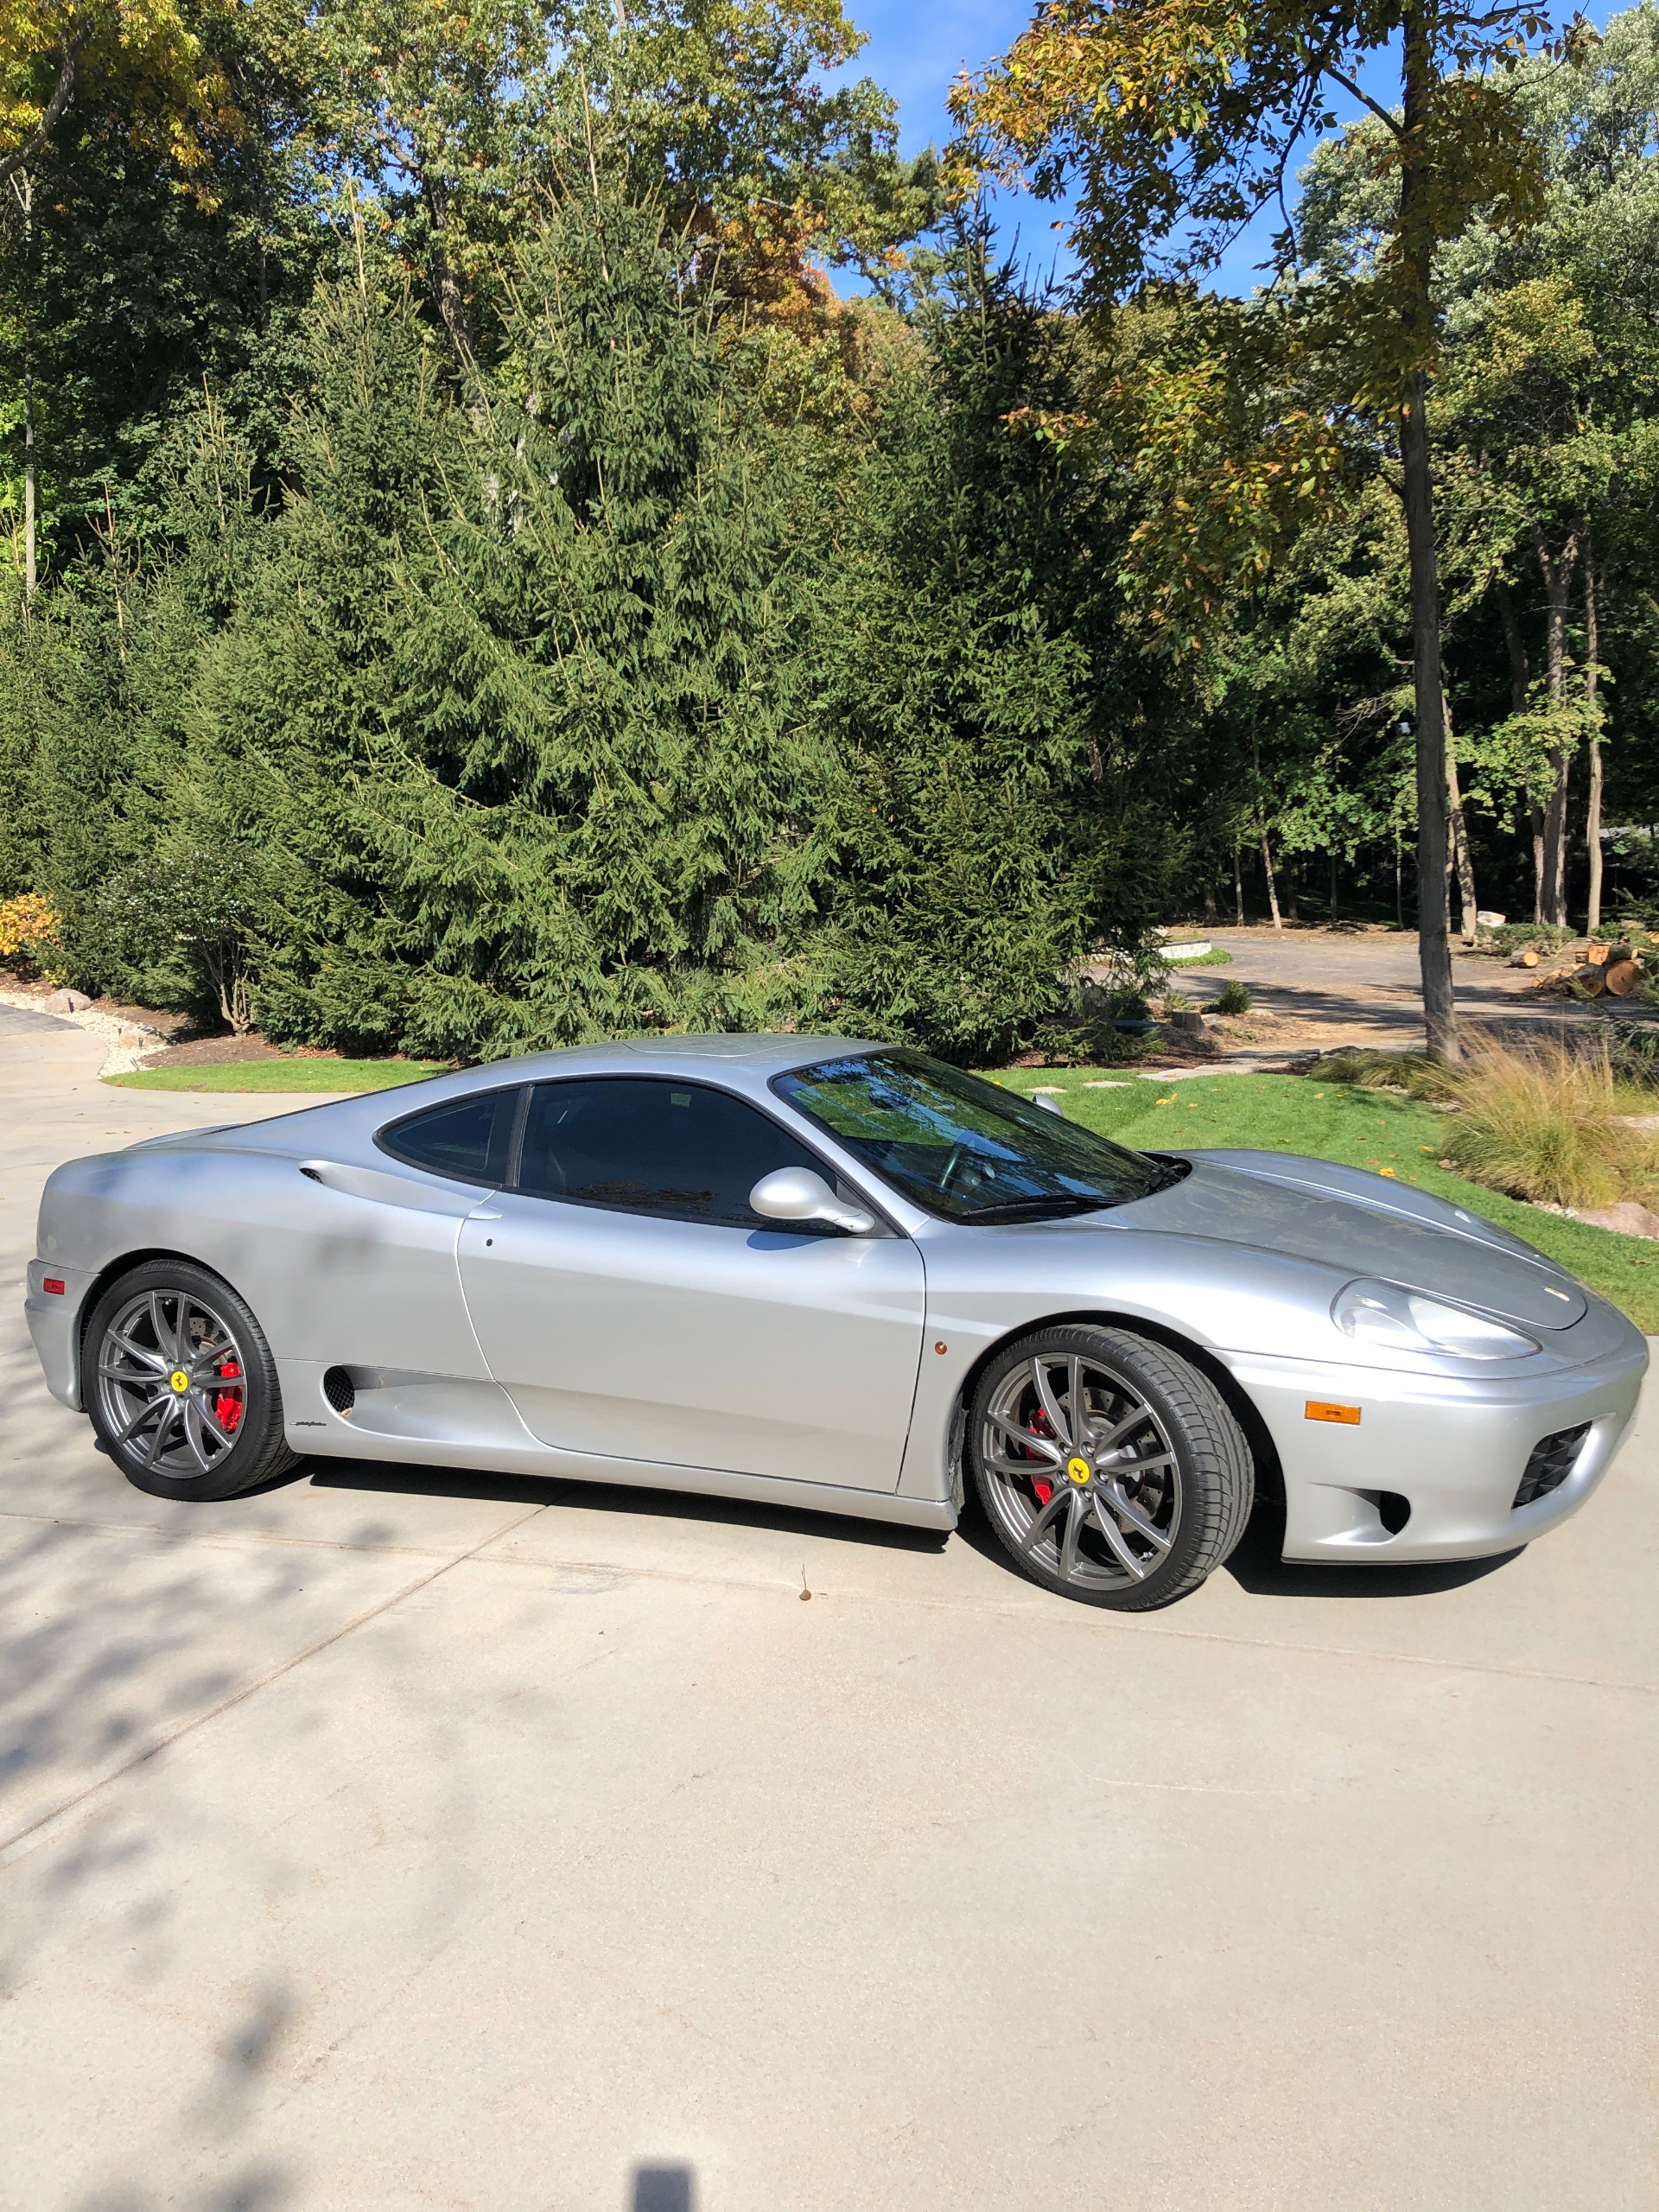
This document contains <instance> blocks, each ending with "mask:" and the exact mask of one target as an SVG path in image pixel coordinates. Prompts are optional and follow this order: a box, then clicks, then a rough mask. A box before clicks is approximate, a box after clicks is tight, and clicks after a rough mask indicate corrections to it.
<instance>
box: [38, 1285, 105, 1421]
mask: <svg viewBox="0 0 1659 2212" xmlns="http://www.w3.org/2000/svg"><path fill="white" fill-rule="evenodd" d="M48 1280H50V1281H53V1282H60V1283H61V1284H62V1285H63V1289H62V1291H61V1292H57V1291H48V1289H47V1288H46V1287H45V1286H46V1284H47V1282H48ZM94 1281H96V1277H95V1276H94V1275H93V1274H92V1270H91V1269H90V1268H66V1267H62V1266H60V1264H59V1262H57V1261H56V1260H31V1261H30V1262H29V1287H28V1290H27V1293H26V1294H25V1296H24V1299H23V1312H24V1314H25V1315H26V1317H27V1319H28V1321H29V1335H30V1336H31V1337H32V1338H34V1339H35V1356H36V1357H37V1358H38V1359H39V1361H40V1363H41V1373H42V1374H43V1375H44V1376H45V1377H46V1387H47V1389H48V1390H49V1391H50V1392H51V1393H52V1395H53V1396H54V1398H56V1399H58V1400H59V1401H60V1403H61V1404H63V1405H66V1406H73V1408H74V1409H75V1411H76V1412H77V1413H79V1412H80V1411H81V1410H82V1407H81V1402H80V1313H81V1307H82V1306H83V1305H84V1304H85V1302H86V1294H87V1292H88V1291H89V1290H90V1289H91V1288H92V1284H93V1282H94Z"/></svg>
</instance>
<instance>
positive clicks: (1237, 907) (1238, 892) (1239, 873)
mask: <svg viewBox="0 0 1659 2212" xmlns="http://www.w3.org/2000/svg"><path fill="white" fill-rule="evenodd" d="M1233 913H1234V917H1235V918H1236V921H1237V923H1238V926H1239V927H1240V929H1243V926H1244V873H1243V869H1242V868H1240V866H1239V861H1238V845H1237V842H1236V840H1235V842H1234V845H1233Z"/></svg>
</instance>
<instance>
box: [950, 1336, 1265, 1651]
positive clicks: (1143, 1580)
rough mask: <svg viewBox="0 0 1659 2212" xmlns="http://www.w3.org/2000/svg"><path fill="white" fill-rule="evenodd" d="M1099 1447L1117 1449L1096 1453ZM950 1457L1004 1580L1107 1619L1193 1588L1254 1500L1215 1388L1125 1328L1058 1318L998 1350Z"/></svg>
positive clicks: (1239, 1433) (1227, 1546)
mask: <svg viewBox="0 0 1659 2212" xmlns="http://www.w3.org/2000/svg"><path fill="white" fill-rule="evenodd" d="M1074 1363H1076V1364H1074ZM1045 1378H1046V1382H1045ZM1073 1383H1077V1384H1078V1386H1079V1387H1080V1389H1081V1392H1082V1396H1083V1401H1084V1421H1083V1433H1082V1438H1081V1440H1080V1441H1079V1440H1078V1439H1077V1437H1076V1436H1075V1435H1074V1434H1073V1433H1072V1431H1071V1427H1070V1423H1071V1386H1072V1384H1073ZM1137 1409H1138V1410H1137ZM1109 1437H1117V1438H1118V1439H1119V1440H1117V1441H1116V1442H1114V1443H1113V1444H1112V1445H1111V1446H1109V1447H1107V1446H1106V1444H1105V1440H1106V1439H1107V1438H1109ZM966 1446H967V1459H968V1465H969V1470H970V1471H971V1473H972V1476H973V1480H974V1487H975V1490H976V1491H977V1493H978V1496H979V1500H980V1503H981V1504H982V1506H983V1507H984V1509H985V1516H986V1518H987V1520H988V1522H990V1524H991V1527H992V1529H994V1530H995V1534H996V1536H997V1539H998V1541H1000V1542H1001V1546H1002V1548H1003V1549H1004V1550H1005V1551H1006V1552H1007V1555H1008V1557H1009V1559H1010V1560H1012V1561H1013V1563H1014V1566H1015V1567H1017V1568H1018V1569H1019V1571H1020V1573H1022V1574H1024V1575H1026V1576H1027V1577H1028V1578H1029V1579H1030V1580H1032V1581H1033V1582H1035V1583H1038V1584H1039V1585H1040V1586H1041V1587H1042V1588H1044V1589H1046V1590H1053V1591H1057V1592H1058V1593H1059V1594H1060V1595H1061V1596H1062V1597H1065V1598H1071V1599H1076V1600H1077V1602H1078V1603H1079V1604H1082V1605H1104V1606H1108V1607H1109V1608H1111V1609H1112V1610H1113V1611H1118V1612H1132V1613H1141V1612H1151V1611H1154V1610H1155V1609H1156V1608H1157V1607H1159V1606H1160V1605H1173V1603H1174V1601H1175V1600H1176V1599H1178V1598H1184V1597H1185V1596H1186V1595H1187V1594H1188V1592H1191V1591H1193V1590H1196V1589H1197V1588H1198V1585H1199V1584H1200V1583H1201V1582H1203V1581H1204V1580H1205V1578H1206V1577H1207V1576H1208V1575H1210V1574H1211V1573H1213V1571H1214V1570H1215V1569H1216V1568H1217V1567H1219V1566H1220V1565H1221V1562H1222V1561H1223V1560H1224V1559H1225V1558H1226V1557H1227V1555H1228V1554H1229V1553H1230V1551H1231V1550H1232V1548H1233V1547H1234V1546H1235V1545H1236V1543H1237V1541H1238V1540H1239V1538H1240V1537H1241V1536H1242V1535H1243V1533H1244V1524H1245V1522H1247V1521H1248V1520H1249V1516H1250V1507H1251V1503H1252V1501H1253V1499H1254V1497H1255V1461H1254V1459H1252V1457H1251V1453H1250V1447H1249V1444H1248V1443H1247V1442H1246V1441H1245V1438H1244V1433H1243V1430H1242V1429H1241V1428H1240V1427H1239V1425H1238V1423H1237V1421H1236V1420H1235V1419H1234V1418H1233V1415H1232V1414H1231V1412H1230V1410H1229V1408H1228V1406H1227V1403H1226V1401H1225V1400H1224V1398H1223V1397H1222V1395H1221V1394H1220V1392H1219V1391H1218V1390H1217V1389H1216V1386H1215V1384H1214V1383H1211V1381H1210V1379H1209V1377H1208V1376H1205V1375H1204V1374H1202V1373H1201V1372H1200V1371H1199V1370H1198V1368H1196V1367H1195V1366H1193V1365H1192V1363H1191V1362H1190V1361H1188V1360H1185V1359H1183V1358H1181V1357H1179V1354H1178V1353H1175V1352H1173V1351H1169V1350H1168V1349H1167V1348H1166V1346H1164V1345H1162V1344H1154V1343H1153V1342H1152V1341H1151V1340H1150V1339H1149V1338H1146V1337H1141V1336H1137V1335H1135V1334H1134V1333H1133V1332H1131V1331H1129V1330H1127V1329H1109V1328H1105V1327H1102V1326H1097V1325H1094V1324H1091V1323H1067V1324H1064V1325H1058V1326H1057V1327H1054V1328H1052V1329H1043V1330H1039V1331H1036V1332H1033V1334H1032V1335H1030V1336H1028V1337H1024V1338H1020V1341H1019V1342H1018V1343H1016V1344H1009V1345H1008V1346H1007V1347H1006V1348H1005V1349H1004V1350H1003V1351H1001V1352H1000V1353H999V1354H998V1355H997V1357H995V1359H994V1360H992V1361H991V1363H990V1364H989V1366H988V1368H987V1369H986V1370H985V1373H984V1375H983V1376H982V1377H981V1379H980V1383H979V1388H978V1389H976V1392H975V1393H974V1400H973V1404H972V1407H971V1408H970V1409H969V1416H968V1434H967V1439H966Z"/></svg>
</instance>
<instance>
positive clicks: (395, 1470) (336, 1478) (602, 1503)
mask: <svg viewBox="0 0 1659 2212" xmlns="http://www.w3.org/2000/svg"><path fill="white" fill-rule="evenodd" d="M304 1481H309V1482H311V1483H312V1484H315V1487H316V1488H317V1489H319V1490H350V1491H379V1492H381V1493H382V1494H383V1495H384V1494H388V1493H391V1494H395V1495H397V1496H398V1497H459V1498H470V1499H474V1500H476V1501H480V1502H484V1503H491V1504H502V1505H546V1506H559V1505H569V1506H581V1507H582V1508H583V1509H584V1510H587V1511H588V1512H590V1513H617V1514H624V1515H626V1516H630V1517H632V1518H634V1519H637V1520H645V1519H649V1518H655V1519H658V1520H668V1521H703V1522H712V1523H714V1524H715V1525H717V1526H719V1527H721V1528H727V1529H782V1530H785V1532H787V1533H788V1534H790V1535H817V1536H832V1537H835V1538H836V1539H837V1540H839V1541H842V1542H845V1543H851V1544H876V1545H880V1547H881V1548H883V1549H885V1550H888V1551H906V1552H942V1551H943V1550H944V1547H945V1545H946V1543H947V1542H948V1541H949V1537H948V1535H947V1534H946V1532H945V1531H944V1529H909V1528H906V1526H905V1525H904V1523H903V1522H897V1521H865V1520H858V1519H855V1518H853V1517H852V1516H849V1515H847V1514H841V1513H817V1512H809V1511H807V1510H804V1509H803V1508H800V1507H797V1506H789V1505H763V1504H757V1503H753V1502H752V1501H751V1500H749V1499H747V1498H736V1497H709V1496H707V1495H706V1494H705V1493H703V1492H702V1491H678V1490H655V1489H649V1490H648V1489H646V1488H645V1487H644V1486H643V1485H642V1486H639V1487H638V1488H636V1487H635V1485H634V1484H632V1483H628V1484H621V1483H615V1484H613V1483H587V1482H567V1481H564V1480H563V1479H561V1478H556V1477H547V1476H534V1475H493V1474H479V1473H475V1472H473V1471H469V1470H467V1469H466V1468H463V1467H403V1466H397V1465H394V1464H393V1463H391V1461H388V1460H380V1459H308V1460H307V1461H306V1462H305V1464H304V1465H302V1466H301V1467H300V1468H298V1469H297V1470H296V1471H295V1473H293V1474H292V1475H288V1476H283V1477H279V1478H278V1479H277V1482H276V1483H273V1484H269V1485H267V1487H269V1488H270V1489H278V1488H280V1487H282V1485H283V1483H287V1482H304Z"/></svg>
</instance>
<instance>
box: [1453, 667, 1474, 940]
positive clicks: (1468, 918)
mask: <svg viewBox="0 0 1659 2212" xmlns="http://www.w3.org/2000/svg"><path fill="white" fill-rule="evenodd" d="M1446 812H1447V815H1448V817H1449V819H1450V822H1451V825H1452V868H1453V871H1454V872H1455V874H1456V875H1457V879H1458V900H1459V905H1460V906H1461V907H1462V909H1463V916H1462V920H1463V929H1462V937H1463V941H1464V943H1465V944H1473V943H1474V941H1475V914H1476V912H1477V910H1478V901H1477V899H1476V898H1475V863H1474V858H1473V856H1472V855H1471V852H1470V850H1469V824H1468V823H1466V822H1465V820H1464V818H1463V793H1462V791H1460V790H1459V785H1458V752H1457V747H1456V746H1455V745H1453V743H1452V702H1451V701H1450V700H1449V699H1448V700H1447V701H1446ZM1448 888H1449V884H1448Z"/></svg>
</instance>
